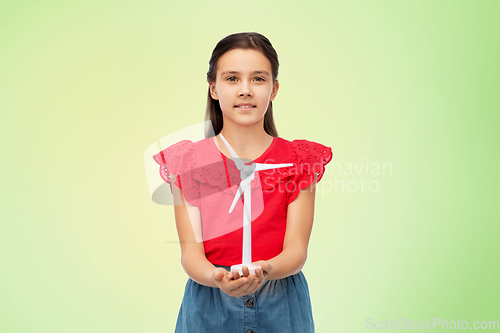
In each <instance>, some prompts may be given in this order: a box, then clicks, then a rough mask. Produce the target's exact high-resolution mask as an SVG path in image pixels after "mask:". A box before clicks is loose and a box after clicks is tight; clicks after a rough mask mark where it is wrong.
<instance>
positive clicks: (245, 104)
mask: <svg viewBox="0 0 500 333" xmlns="http://www.w3.org/2000/svg"><path fill="white" fill-rule="evenodd" d="M239 106H253V107H255V105H253V104H250V103H240V104H236V106H235V107H239Z"/></svg>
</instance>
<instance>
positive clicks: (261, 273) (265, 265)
mask: <svg viewBox="0 0 500 333" xmlns="http://www.w3.org/2000/svg"><path fill="white" fill-rule="evenodd" d="M253 264H255V265H259V266H260V267H261V268H262V269H261V268H256V269H255V274H256V275H257V277H258V278H259V283H260V284H262V283H264V281H265V280H266V279H267V277H268V275H269V273H271V271H272V270H273V265H271V263H270V262H269V261H265V260H260V261H256V262H254V263H253Z"/></svg>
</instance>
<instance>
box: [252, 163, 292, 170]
mask: <svg viewBox="0 0 500 333" xmlns="http://www.w3.org/2000/svg"><path fill="white" fill-rule="evenodd" d="M255 164H256V167H255V171H261V170H268V169H277V168H284V167H288V166H293V163H285V164H263V163H255Z"/></svg>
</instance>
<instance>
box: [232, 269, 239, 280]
mask: <svg viewBox="0 0 500 333" xmlns="http://www.w3.org/2000/svg"><path fill="white" fill-rule="evenodd" d="M232 273H233V278H234V279H235V280H238V279H239V278H240V277H241V276H240V273H239V272H238V271H237V270H234V271H233V272H232Z"/></svg>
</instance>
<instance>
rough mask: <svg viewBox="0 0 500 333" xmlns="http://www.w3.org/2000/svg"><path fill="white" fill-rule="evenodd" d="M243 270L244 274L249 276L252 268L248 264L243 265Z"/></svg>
mask: <svg viewBox="0 0 500 333" xmlns="http://www.w3.org/2000/svg"><path fill="white" fill-rule="evenodd" d="M241 270H242V271H243V276H248V275H249V274H250V270H249V269H248V267H247V266H243V267H242V268H241Z"/></svg>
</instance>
